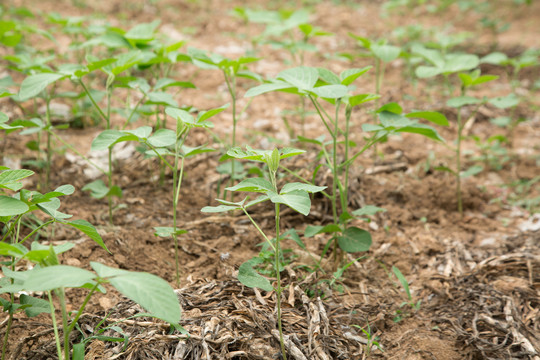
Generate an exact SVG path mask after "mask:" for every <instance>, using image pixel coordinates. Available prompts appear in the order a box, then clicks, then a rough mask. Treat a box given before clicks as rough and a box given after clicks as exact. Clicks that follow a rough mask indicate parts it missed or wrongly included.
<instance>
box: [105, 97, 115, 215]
mask: <svg viewBox="0 0 540 360" xmlns="http://www.w3.org/2000/svg"><path fill="white" fill-rule="evenodd" d="M111 93H112V90H111V88H110V87H108V88H107V118H106V120H107V130H109V129H110V128H111ZM112 151H113V146H111V147H109V148H108V152H109V154H108V155H109V172H108V174H107V175H108V176H107V178H108V183H109V184H108V186H109V190H110V189H112V187H113V179H112ZM107 201H108V203H109V223H110V224H111V225H112V224H113V214H112V205H113V204H112V194H110V193H109V194H108V195H107Z"/></svg>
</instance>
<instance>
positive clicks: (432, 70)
mask: <svg viewBox="0 0 540 360" xmlns="http://www.w3.org/2000/svg"><path fill="white" fill-rule="evenodd" d="M414 73H415V74H416V76H417V77H419V78H420V79H425V78H430V77H434V76H437V75H439V74H442V73H443V69H442V68H436V67H433V66H425V65H420V66H419V67H417V68H416V70H415V72H414Z"/></svg>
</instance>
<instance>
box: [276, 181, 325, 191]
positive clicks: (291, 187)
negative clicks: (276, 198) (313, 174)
mask: <svg viewBox="0 0 540 360" xmlns="http://www.w3.org/2000/svg"><path fill="white" fill-rule="evenodd" d="M326 188H327V187H326V186H315V185H311V184H304V183H297V182H295V183H287V184H285V185H284V186H283V187H282V188H281V191H280V192H279V193H280V194H286V193H289V192H291V191H296V190H302V191H307V192H308V193H316V192H319V191H323V190H324V189H326Z"/></svg>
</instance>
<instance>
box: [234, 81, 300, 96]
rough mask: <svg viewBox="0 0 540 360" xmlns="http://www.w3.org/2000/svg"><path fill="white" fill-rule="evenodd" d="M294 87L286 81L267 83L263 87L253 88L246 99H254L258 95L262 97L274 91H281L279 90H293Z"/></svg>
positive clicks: (247, 92) (246, 94) (247, 93)
mask: <svg viewBox="0 0 540 360" xmlns="http://www.w3.org/2000/svg"><path fill="white" fill-rule="evenodd" d="M292 88H293V87H292V86H291V84H289V83H287V82H284V81H274V82H271V83H266V84H262V85H258V86H255V87H252V88H251V89H249V90H248V91H246V93H245V94H244V97H253V96H257V95H261V94H264V93H268V92H272V91H279V90H285V89H292Z"/></svg>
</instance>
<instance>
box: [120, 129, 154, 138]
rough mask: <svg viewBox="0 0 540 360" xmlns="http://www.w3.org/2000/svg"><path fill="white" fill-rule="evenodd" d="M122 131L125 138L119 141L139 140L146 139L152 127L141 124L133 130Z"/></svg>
mask: <svg viewBox="0 0 540 360" xmlns="http://www.w3.org/2000/svg"><path fill="white" fill-rule="evenodd" d="M123 132H124V134H125V136H126V137H127V138H126V139H122V140H121V141H130V140H133V141H139V139H146V138H148V136H150V134H151V133H152V127H151V126H141V127H138V128H136V129H133V130H124V131H123ZM129 134H131V135H135V136H136V138H133V137H131V136H130V135H129Z"/></svg>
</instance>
